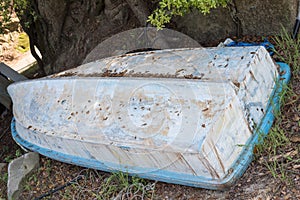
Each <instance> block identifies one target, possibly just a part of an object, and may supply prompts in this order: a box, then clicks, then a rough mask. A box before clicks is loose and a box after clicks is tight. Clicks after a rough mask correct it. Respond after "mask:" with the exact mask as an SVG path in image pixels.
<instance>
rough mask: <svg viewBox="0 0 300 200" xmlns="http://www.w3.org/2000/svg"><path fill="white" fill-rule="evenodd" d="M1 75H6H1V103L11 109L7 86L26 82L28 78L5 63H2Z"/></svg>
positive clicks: (0, 64)
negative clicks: (17, 82)
mask: <svg viewBox="0 0 300 200" xmlns="http://www.w3.org/2000/svg"><path fill="white" fill-rule="evenodd" d="M0 74H2V75H4V76H2V75H0V103H1V104H2V105H4V106H5V107H6V108H8V109H10V107H11V99H10V97H9V95H8V93H7V90H6V88H7V86H8V85H9V84H11V83H12V82H16V81H24V80H26V79H27V78H26V77H25V76H23V75H21V74H19V73H18V72H16V71H14V70H13V69H12V68H10V67H9V66H7V65H6V64H4V63H0Z"/></svg>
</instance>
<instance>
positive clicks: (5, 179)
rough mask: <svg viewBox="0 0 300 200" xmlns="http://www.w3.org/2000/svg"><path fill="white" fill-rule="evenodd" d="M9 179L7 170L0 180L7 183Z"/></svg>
mask: <svg viewBox="0 0 300 200" xmlns="http://www.w3.org/2000/svg"><path fill="white" fill-rule="evenodd" d="M7 181H8V173H7V172H5V173H3V174H1V176H0V182H4V183H5V184H7Z"/></svg>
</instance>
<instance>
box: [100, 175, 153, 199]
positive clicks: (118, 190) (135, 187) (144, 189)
mask: <svg viewBox="0 0 300 200" xmlns="http://www.w3.org/2000/svg"><path fill="white" fill-rule="evenodd" d="M154 186H155V184H149V183H147V182H146V181H145V180H144V179H141V178H139V177H131V176H129V175H128V174H127V173H123V172H116V173H113V174H112V175H111V176H109V177H108V178H107V179H106V181H105V183H104V184H103V186H102V188H101V190H100V191H99V193H98V194H97V195H96V197H97V198H98V199H109V198H111V197H121V199H123V198H125V199H135V198H138V199H144V198H146V197H147V198H149V197H151V195H153V192H154ZM151 192H152V193H151Z"/></svg>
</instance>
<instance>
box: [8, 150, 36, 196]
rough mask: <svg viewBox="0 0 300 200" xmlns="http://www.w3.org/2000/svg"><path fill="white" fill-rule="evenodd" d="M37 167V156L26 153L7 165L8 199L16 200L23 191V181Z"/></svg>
mask: <svg viewBox="0 0 300 200" xmlns="http://www.w3.org/2000/svg"><path fill="white" fill-rule="evenodd" d="M38 166H39V154H38V153H35V152H30V153H27V154H25V155H23V156H21V157H19V158H17V159H15V160H13V161H11V162H10V163H9V165H8V183H7V197H8V199H9V200H10V199H18V198H19V195H20V193H21V192H22V189H23V185H22V184H23V182H24V180H25V179H26V178H27V177H28V176H29V175H30V174H31V173H32V172H33V170H35V169H36V168H38Z"/></svg>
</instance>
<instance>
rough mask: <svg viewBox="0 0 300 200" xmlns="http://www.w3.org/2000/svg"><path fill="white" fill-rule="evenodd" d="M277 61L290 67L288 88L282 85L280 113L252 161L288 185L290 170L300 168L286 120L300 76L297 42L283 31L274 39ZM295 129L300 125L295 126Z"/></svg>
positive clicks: (298, 45) (289, 122) (296, 97)
mask: <svg viewBox="0 0 300 200" xmlns="http://www.w3.org/2000/svg"><path fill="white" fill-rule="evenodd" d="M273 42H274V43H275V50H274V52H275V55H274V58H275V59H276V60H279V61H282V62H285V63H287V64H288V65H289V66H290V67H291V71H292V79H291V82H290V83H289V85H284V86H283V90H282V92H281V93H280V95H279V97H280V105H281V109H280V110H279V111H277V112H275V119H276V120H275V123H274V124H273V127H272V128H271V130H270V132H269V134H268V135H267V136H266V137H265V138H264V141H263V142H262V143H260V144H259V145H257V146H256V149H255V150H256V152H255V157H256V159H257V161H258V162H259V163H261V164H262V165H264V166H265V167H266V168H267V169H268V171H269V173H270V174H271V175H272V176H273V177H274V178H279V179H280V180H281V181H284V182H289V181H290V178H289V171H290V170H289V168H288V166H292V165H293V164H300V162H299V159H298V158H297V156H295V155H291V152H293V151H294V152H297V151H296V150H295V149H296V147H293V145H292V144H291V142H290V140H289V137H288V134H289V132H288V131H287V130H286V128H285V127H287V126H286V125H287V124H291V123H292V119H291V118H290V117H289V115H288V114H289V113H288V112H289V110H290V109H288V108H290V107H296V105H297V102H299V95H297V94H296V93H295V91H294V84H295V83H298V82H299V78H300V75H299V72H300V39H299V38H298V39H296V40H293V39H292V37H291V35H290V34H289V33H288V32H287V31H286V30H285V29H283V30H282V32H281V33H280V34H279V35H278V36H276V37H275V38H274V41H273ZM298 125H300V123H299V122H298Z"/></svg>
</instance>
